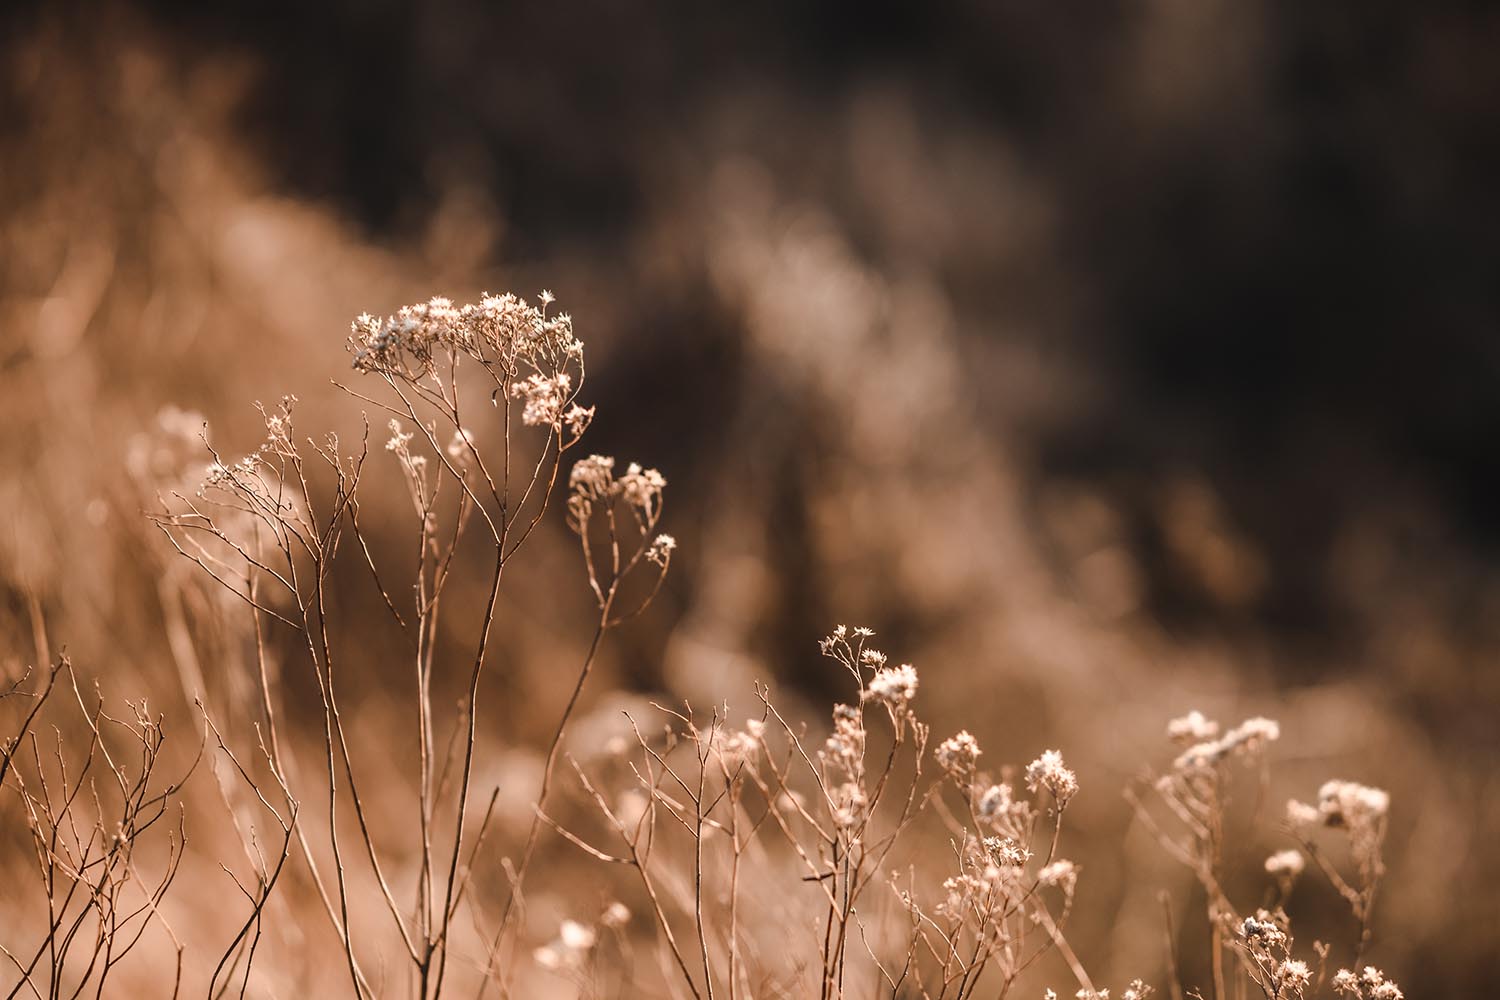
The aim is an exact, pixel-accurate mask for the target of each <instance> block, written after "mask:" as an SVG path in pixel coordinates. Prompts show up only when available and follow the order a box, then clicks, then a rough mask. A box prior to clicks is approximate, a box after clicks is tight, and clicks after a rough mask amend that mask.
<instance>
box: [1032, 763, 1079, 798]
mask: <svg viewBox="0 0 1500 1000" xmlns="http://www.w3.org/2000/svg"><path fill="white" fill-rule="evenodd" d="M1026 787H1027V788H1029V789H1031V790H1032V791H1033V792H1035V791H1037V790H1039V789H1043V788H1045V789H1046V790H1047V791H1049V792H1051V793H1052V797H1053V799H1055V800H1056V802H1057V808H1058V809H1061V808H1063V807H1064V806H1066V805H1067V804H1068V800H1069V799H1071V798H1072V797H1073V796H1074V795H1077V794H1078V776H1077V775H1076V774H1074V773H1073V772H1072V771H1070V770H1068V768H1067V766H1066V765H1065V764H1064V763H1063V757H1062V752H1061V751H1059V750H1047V751H1044V752H1043V753H1042V755H1041V756H1040V757H1038V758H1037V759H1036V760H1034V761H1032V762H1031V763H1030V764H1028V765H1026Z"/></svg>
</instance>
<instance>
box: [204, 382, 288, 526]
mask: <svg viewBox="0 0 1500 1000" xmlns="http://www.w3.org/2000/svg"><path fill="white" fill-rule="evenodd" d="M296 403H297V397H296V396H282V397H281V399H280V401H279V402H278V403H277V405H276V406H275V408H273V409H267V408H266V407H265V406H263V405H262V404H260V403H257V404H255V405H256V407H257V408H258V409H259V410H260V414H261V417H262V418H263V420H264V421H265V425H266V439H265V441H263V442H262V443H261V444H260V446H259V447H258V448H256V449H255V450H254V451H252V452H251V453H250V454H248V455H246V456H245V457H244V458H241V459H240V460H239V461H238V462H233V463H228V462H225V461H224V460H223V459H221V458H219V457H218V456H217V455H215V456H214V460H213V461H212V462H210V463H209V464H208V467H207V468H205V469H204V470H203V482H202V484H201V485H200V486H199V488H198V495H199V496H204V495H205V494H207V493H209V492H211V491H214V490H219V491H225V492H231V493H238V494H240V495H241V496H242V497H247V498H255V499H256V500H257V501H258V503H259V504H260V505H265V504H266V502H267V501H269V500H271V498H272V497H271V495H272V493H273V492H274V488H273V486H272V481H274V480H276V479H278V478H279V474H278V471H277V469H276V468H274V467H273V463H274V462H277V460H279V459H288V458H292V457H294V455H295V448H294V446H293V443H292V435H293V430H292V408H293V407H294V406H295V405H296ZM279 500H280V501H281V502H283V503H287V504H289V503H290V501H289V500H287V499H286V498H284V497H282V498H279Z"/></svg>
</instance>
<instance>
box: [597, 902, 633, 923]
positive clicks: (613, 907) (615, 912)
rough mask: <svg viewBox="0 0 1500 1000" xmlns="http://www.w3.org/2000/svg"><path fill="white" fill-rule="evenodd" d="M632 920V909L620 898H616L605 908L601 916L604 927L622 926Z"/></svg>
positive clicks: (600, 919) (600, 920) (600, 921)
mask: <svg viewBox="0 0 1500 1000" xmlns="http://www.w3.org/2000/svg"><path fill="white" fill-rule="evenodd" d="M629 922H630V910H629V909H628V908H626V906H625V904H624V903H622V902H620V901H619V900H615V901H614V902H613V903H610V904H609V905H608V906H607V907H605V908H604V913H603V914H601V915H600V917H599V924H600V926H602V927H611V928H620V927H624V926H625V925H626V924H627V923H629Z"/></svg>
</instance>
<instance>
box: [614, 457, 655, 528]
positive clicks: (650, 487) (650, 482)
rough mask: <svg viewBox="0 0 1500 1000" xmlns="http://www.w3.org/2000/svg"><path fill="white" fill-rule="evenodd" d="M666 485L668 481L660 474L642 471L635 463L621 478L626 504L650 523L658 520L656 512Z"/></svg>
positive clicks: (632, 463) (646, 470)
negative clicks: (636, 510)
mask: <svg viewBox="0 0 1500 1000" xmlns="http://www.w3.org/2000/svg"><path fill="white" fill-rule="evenodd" d="M666 485H667V480H666V479H665V478H664V477H663V476H662V474H661V473H660V472H657V471H656V470H655V469H642V468H641V467H640V466H639V465H637V464H636V463H634V462H631V463H630V466H629V468H627V469H626V470H625V475H623V476H621V477H620V490H621V492H623V493H624V495H625V502H626V503H628V504H630V505H631V506H632V507H635V508H636V509H638V510H639V511H640V512H641V515H642V516H643V517H645V518H646V519H647V520H648V521H654V520H655V519H656V511H657V508H658V507H659V506H660V504H661V491H662V488H663V487H665V486H666Z"/></svg>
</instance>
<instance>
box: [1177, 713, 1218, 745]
mask: <svg viewBox="0 0 1500 1000" xmlns="http://www.w3.org/2000/svg"><path fill="white" fill-rule="evenodd" d="M1218 735H1219V724H1218V723H1217V722H1212V721H1210V720H1208V719H1206V718H1204V717H1203V713H1202V712H1200V711H1198V710H1197V709H1196V708H1195V709H1193V710H1192V711H1191V712H1189V713H1188V714H1187V715H1184V716H1181V717H1179V718H1176V719H1173V720H1172V721H1171V722H1169V723H1167V738H1168V739H1171V740H1173V741H1174V742H1177V743H1203V742H1206V741H1208V740H1211V739H1213V738H1214V737H1215V736H1218Z"/></svg>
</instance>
